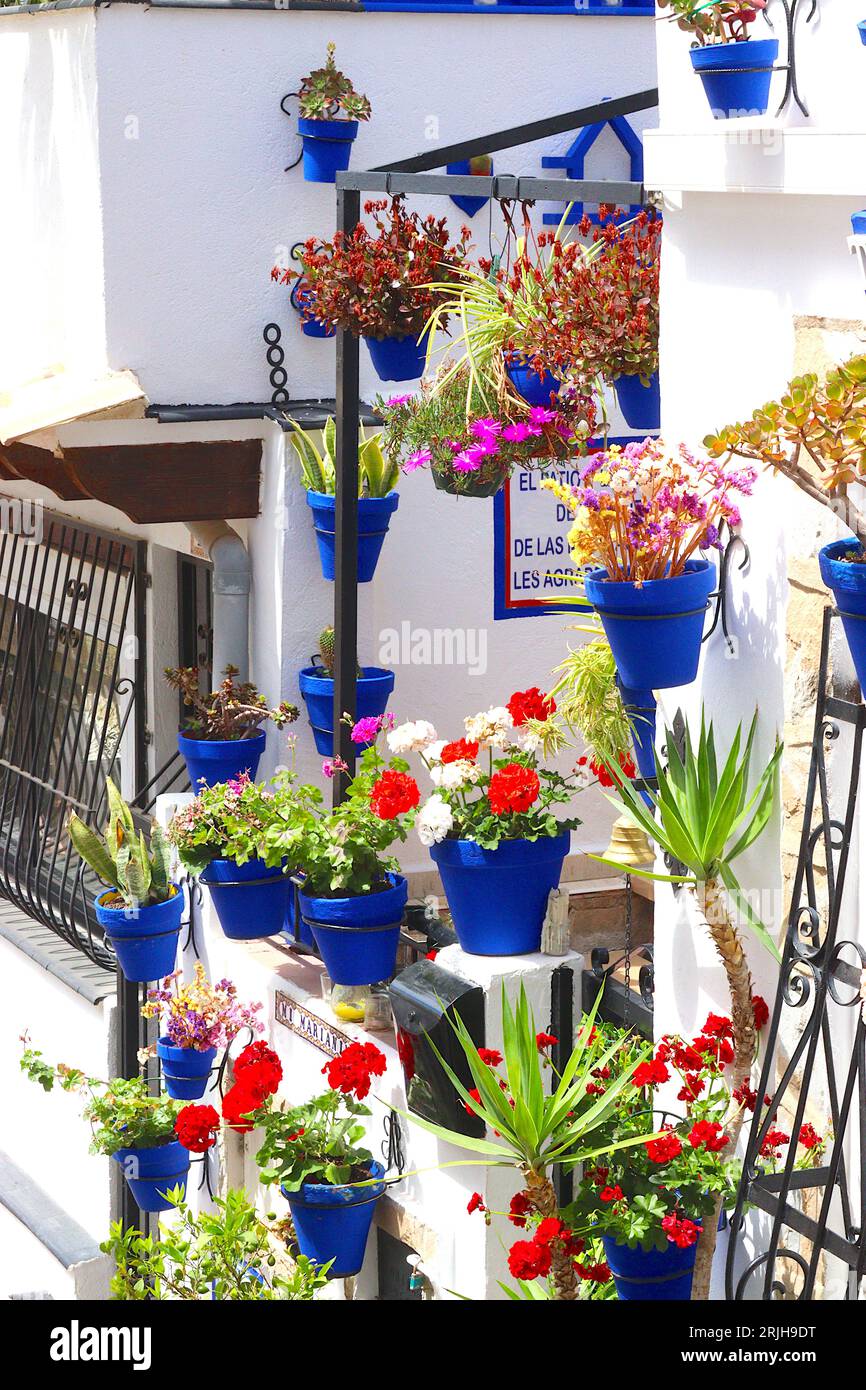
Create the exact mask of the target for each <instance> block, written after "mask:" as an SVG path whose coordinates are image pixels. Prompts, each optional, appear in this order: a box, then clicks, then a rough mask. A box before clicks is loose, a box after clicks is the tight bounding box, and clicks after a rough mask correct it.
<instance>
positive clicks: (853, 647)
mask: <svg viewBox="0 0 866 1390" xmlns="http://www.w3.org/2000/svg"><path fill="white" fill-rule="evenodd" d="M704 446H705V448H707V449H708V450H709V452H710V454H711V455H712V456H713V457H714V458H726V457H731V456H738V457H740V458H744V459H748V460H750V461H751V460H754V461H755V462H758V463H760V464H762V465H763V466H764V467H765V468H769V469H772V471H773V472H774V473H775V472H778V473H781V474H783V475H784V477H786V478H789V479H790V481H791V482H792V483H795V484H796V486H797V487H799V488H800V489H801V490H802V491H803V492H805V493H806V495H807V496H808V497H811V498H812V499H813V500H814V501H816V502H818V503H820V504H821V506H824V507H828V508H829V509H830V510H831V511H832V512H833V513H834V515H835V516H837V517H838V518H839V519H840V520H841V521H843V522H844V523H845V524H846V525H847V526H848V527H849V528H850V529H851V531H852V532H853V534H852V535H850V536H846V537H844V538H843V539H842V540H839V541H833V542H832V543H831V544H830V545H825V546H824V547H823V549H822V550H821V552H820V554H819V556H818V560H819V564H820V567H821V578H822V579H823V581H824V583H825V584H826V585H827V587H828V589H831V590H832V592H833V598H834V600H835V603H836V607H837V609H838V610H839V615H840V617H841V619H842V626H843V628H844V629H845V636H846V638H847V640H848V646H849V648H850V651H851V658H852V660H853V662H854V669H855V670H856V672H857V679H858V680H859V682H860V686H861V689H863V690H866V621H864V619H866V563H864V561H866V515H864V512H863V511H862V510H861V507H860V505H859V504H858V501H857V497H856V492H857V489H856V487H855V490H854V493H853V495H852V494H851V493H849V488H850V487H851V485H852V484H862V483H863V482H866V355H859V356H856V357H852V358H850V359H849V360H848V361H847V362H845V363H843V365H842V366H840V367H836V368H834V369H833V370H832V371H831V372H829V373H828V374H827V377H826V379H825V380H824V381H821V380H820V379H819V378H818V376H817V375H815V373H812V372H810V373H807V374H806V375H804V376H800V377H795V379H794V380H793V381H792V382H791V383H790V384H789V386H788V389H787V391H786V392H785V393H784V394H783V395H782V397H781V399H780V400H778V401H771V402H770V403H769V404H767V405H764V406H761V408H760V409H759V410H756V411H755V413H754V415H753V416H752V418H751V419H750V420H747V421H746V422H745V423H744V424H738V425H727V426H726V427H725V428H724V429H722V430H720V431H719V432H718V433H717V434H713V435H708V436H707V438H706V439H705V440H704Z"/></svg>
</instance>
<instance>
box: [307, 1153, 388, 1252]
mask: <svg viewBox="0 0 866 1390" xmlns="http://www.w3.org/2000/svg"><path fill="white" fill-rule="evenodd" d="M370 1177H371V1178H378V1179H380V1180H381V1179H384V1177H385V1169H384V1168H383V1167H382V1165H381V1163H376V1162H373V1163H371V1164H370ZM384 1191H385V1183H384V1181H379V1182H376V1183H372V1184H371V1185H370V1186H369V1187H354V1186H347V1187H331V1186H329V1185H328V1184H327V1183H318V1182H315V1183H314V1182H305V1183H304V1184H303V1186H302V1187H301V1189H300V1191H299V1192H287V1191H286V1189H285V1188H282V1193H283V1196H284V1197H285V1199H286V1201H287V1202H288V1204H289V1207H290V1208H291V1212H292V1222H293V1224H294V1227H295V1235H296V1236H297V1239H298V1247H299V1249H300V1251H301V1254H302V1255H306V1256H307V1259H309V1260H312V1261H313V1262H314V1263H315V1264H317V1265H324V1264H327V1263H328V1261H329V1260H333V1262H334V1263H333V1264H332V1265H331V1268H330V1269H329V1271H328V1278H329V1279H348V1278H349V1277H350V1275H352V1274H358V1273H359V1271H360V1269H361V1266H362V1265H363V1263H364V1250H365V1248H366V1245H367V1237H368V1236H369V1234H370V1227H371V1225H372V1224H373V1212H374V1211H375V1209H376V1203H377V1202H378V1200H379V1198H380V1197H381V1195H382V1193H383V1192H384Z"/></svg>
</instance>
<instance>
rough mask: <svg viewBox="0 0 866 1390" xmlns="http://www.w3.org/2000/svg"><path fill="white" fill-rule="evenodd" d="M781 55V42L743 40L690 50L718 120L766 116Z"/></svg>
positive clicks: (694, 66)
mask: <svg viewBox="0 0 866 1390" xmlns="http://www.w3.org/2000/svg"><path fill="white" fill-rule="evenodd" d="M778 56H779V40H778V39H744V40H743V41H742V42H741V43H719V44H707V45H705V46H704V47H703V48H693V49H692V50H691V58H692V67H693V68H694V70H695V72H696V73H697V74H698V76H699V77H700V79H701V81H702V82H703V84H704V91H705V92H706V95H707V101H708V102H709V103H710V109H711V111H712V113H713V115H714V116H715V118H716V120H717V121H719V120H726V119H727V118H728V117H730V116H762V115H763V114H764V112H765V111H766V109H767V107H768V105H769V102H770V79H771V78H772V76H773V64H774V63H775V61H776V59H777V58H778Z"/></svg>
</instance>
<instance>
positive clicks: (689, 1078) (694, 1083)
mask: <svg viewBox="0 0 866 1390" xmlns="http://www.w3.org/2000/svg"><path fill="white" fill-rule="evenodd" d="M705 1086H706V1082H705V1081H704V1080H703V1077H700V1076H694V1075H692V1074H690V1073H688V1072H687V1073H686V1075H685V1076H684V1077H683V1084H682V1086H681V1087H680V1089H679V1091H677V1100H684V1101H685V1102H686V1104H689V1103H690V1102H691V1101H693V1100H697V1098H698V1096H699V1095H701V1094H702V1092H703V1090H704V1087H705Z"/></svg>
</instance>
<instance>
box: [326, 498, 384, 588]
mask: <svg viewBox="0 0 866 1390" xmlns="http://www.w3.org/2000/svg"><path fill="white" fill-rule="evenodd" d="M399 502H400V497H399V494H398V493H396V492H389V493H388V496H387V497H359V498H358V583H359V584H369V582H370V580H371V579H372V578H373V575H374V574H375V573H376V565H377V564H378V563H379V556H380V555H381V553H382V546H383V545H384V543H385V536H386V534H387V532H388V526H389V524H390V521H391V516H392V513H393V512H395V511H396V510H397V507H398V505H399ZM307 506H308V507H309V508H310V511H311V512H312V513H313V526H314V527H315V531H316V543H317V544H318V547H319V559H320V560H321V563H322V574H323V576H324V577H325V579H333V578H334V573H335V567H336V528H337V522H336V508H337V502H336V498H334V497H331V496H329V495H328V493H326V492H313V491H312V490H310V491H308V492H307Z"/></svg>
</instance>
